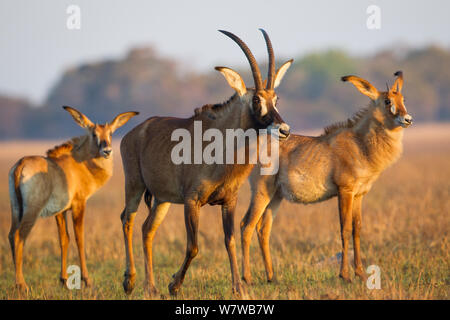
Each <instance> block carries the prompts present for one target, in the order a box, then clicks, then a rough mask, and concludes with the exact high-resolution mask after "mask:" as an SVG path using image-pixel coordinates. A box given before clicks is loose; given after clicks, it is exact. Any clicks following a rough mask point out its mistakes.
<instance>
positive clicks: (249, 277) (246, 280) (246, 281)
mask: <svg viewBox="0 0 450 320" xmlns="http://www.w3.org/2000/svg"><path fill="white" fill-rule="evenodd" d="M242 280H243V281H244V282H245V283H246V284H247V285H249V286H251V285H252V277H251V276H243V277H242Z"/></svg>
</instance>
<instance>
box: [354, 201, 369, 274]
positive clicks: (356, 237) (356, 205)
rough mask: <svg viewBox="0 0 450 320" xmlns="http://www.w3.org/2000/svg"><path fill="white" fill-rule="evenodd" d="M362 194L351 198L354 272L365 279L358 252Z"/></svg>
mask: <svg viewBox="0 0 450 320" xmlns="http://www.w3.org/2000/svg"><path fill="white" fill-rule="evenodd" d="M362 198H363V197H362V196H357V197H355V198H354V200H353V217H352V218H353V249H354V253H355V274H356V276H358V277H360V278H361V280H366V279H367V275H366V272H365V271H364V267H363V264H362V261H361V252H360V236H359V235H360V232H361V223H362V221H361V204H362Z"/></svg>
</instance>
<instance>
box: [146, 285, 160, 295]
mask: <svg viewBox="0 0 450 320" xmlns="http://www.w3.org/2000/svg"><path fill="white" fill-rule="evenodd" d="M145 292H146V293H147V295H148V296H149V297H157V296H158V295H159V291H158V289H156V287H155V286H154V285H146V286H145Z"/></svg>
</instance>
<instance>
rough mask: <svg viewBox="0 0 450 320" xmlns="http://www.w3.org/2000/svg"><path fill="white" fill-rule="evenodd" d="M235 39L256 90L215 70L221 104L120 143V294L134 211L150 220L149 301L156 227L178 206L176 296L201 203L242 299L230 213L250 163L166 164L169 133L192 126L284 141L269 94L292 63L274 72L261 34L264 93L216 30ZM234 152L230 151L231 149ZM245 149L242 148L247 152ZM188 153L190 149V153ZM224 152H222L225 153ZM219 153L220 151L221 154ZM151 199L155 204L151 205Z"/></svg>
mask: <svg viewBox="0 0 450 320" xmlns="http://www.w3.org/2000/svg"><path fill="white" fill-rule="evenodd" d="M219 31H220V32H222V33H223V34H225V35H227V36H228V37H230V38H231V39H232V40H234V41H235V42H236V43H237V44H238V45H239V47H240V48H241V49H242V51H243V52H244V54H245V56H246V57H247V59H248V61H249V63H250V68H251V70H252V74H253V80H254V82H255V88H247V87H246V86H245V84H244V81H243V80H242V78H241V76H240V75H239V74H238V73H237V72H236V71H234V70H232V69H230V68H226V67H216V70H218V71H219V72H220V73H222V75H223V76H224V77H225V79H226V80H227V82H228V84H229V85H230V86H231V87H232V88H233V89H234V90H235V91H236V93H235V94H234V95H233V96H232V97H231V98H230V99H229V100H228V101H227V102H225V103H222V104H215V105H205V106H203V107H202V108H199V109H196V110H195V115H194V116H192V117H191V118H188V119H180V118H173V117H152V118H149V119H148V120H146V121H145V122H143V123H142V124H140V125H138V126H137V127H135V128H134V129H133V130H131V131H130V132H129V133H128V134H127V135H126V136H125V137H124V138H123V139H122V142H121V154H122V161H123V168H124V173H125V209H124V210H123V212H122V214H121V219H122V223H123V233H124V240H125V251H126V271H125V274H124V281H123V287H124V290H125V292H126V293H131V291H132V290H133V288H134V286H135V276H136V268H135V264H134V257H133V246H132V233H133V223H134V218H135V215H136V210H137V208H138V206H139V203H140V201H141V198H142V195H143V194H144V193H145V196H144V199H145V203H146V205H147V207H148V210H149V214H148V217H147V219H146V220H145V222H144V224H143V225H142V238H143V243H144V257H145V274H146V279H145V287H146V289H147V290H146V291H147V293H148V294H150V295H152V294H156V293H157V289H156V287H155V281H154V276H153V264H152V242H153V238H154V236H155V232H156V230H157V228H158V226H159V225H160V224H161V222H162V221H163V219H164V217H165V215H166V213H167V211H168V209H169V206H170V203H182V204H184V214H185V225H186V231H187V247H186V256H185V259H184V262H183V264H182V266H181V267H180V269H179V270H178V272H177V273H176V274H174V276H173V281H172V282H171V283H170V285H169V291H170V293H171V294H172V295H174V294H176V293H177V291H178V290H179V288H180V286H181V284H182V282H183V280H184V278H185V274H186V271H187V269H188V267H189V265H190V263H191V261H192V259H193V258H194V257H195V256H196V255H197V252H198V241H197V240H198V236H197V233H198V223H199V210H200V207H202V206H204V205H205V204H211V205H221V206H222V220H223V229H224V233H225V246H226V249H227V251H228V256H229V260H230V267H231V275H232V288H233V292H234V293H236V294H237V295H238V296H242V297H245V296H246V293H245V290H244V288H243V286H242V285H241V282H240V277H239V271H238V266H237V259H236V249H235V239H234V224H233V221H234V211H235V206H236V199H237V191H238V189H239V187H240V186H241V185H242V183H243V182H244V181H245V179H246V178H247V177H248V175H249V174H250V172H251V169H252V167H253V165H251V164H240V165H236V164H218V163H214V164H208V165H207V164H204V163H203V164H195V165H189V164H186V163H183V164H179V165H176V164H174V163H173V162H172V160H171V150H172V149H173V148H174V146H175V145H176V142H175V141H172V139H171V134H172V132H173V131H174V130H176V129H179V128H184V129H186V130H188V131H189V132H190V133H191V136H193V135H192V133H193V131H194V121H202V127H203V129H205V130H206V129H208V128H215V129H217V130H219V131H220V132H222V133H225V131H226V130H227V129H244V130H246V129H249V128H268V127H270V128H277V129H278V136H279V138H280V139H283V138H287V136H288V135H289V126H288V125H287V124H286V123H285V122H284V121H283V120H282V118H281V116H280V115H279V113H278V112H277V109H276V107H275V105H276V102H277V95H276V93H275V91H274V88H276V87H277V86H278V85H279V83H280V81H281V79H282V78H283V76H284V74H285V72H286V71H287V69H288V67H289V66H290V65H291V63H292V60H290V61H287V62H286V63H284V64H283V65H282V66H281V67H280V69H278V71H277V72H276V73H275V64H274V61H275V60H274V54H273V50H272V45H271V43H270V40H269V37H268V36H267V34H266V33H265V32H264V31H263V30H262V32H263V34H264V36H265V39H266V44H267V50H268V53H269V59H270V61H271V67H270V68H269V71H268V78H269V79H272V80H271V81H270V82H268V83H267V85H266V87H265V88H263V81H262V78H261V73H260V70H259V67H258V64H257V63H256V60H255V58H254V56H253V54H252V53H251V51H250V49H249V48H248V47H247V45H246V44H245V43H244V42H243V41H242V40H241V39H240V38H238V37H237V36H235V35H234V34H232V33H230V32H228V31H223V30H219ZM233 147H234V146H233ZM248 147H249V146H248V143H247V145H246V149H247V150H248ZM192 149H193V148H192ZM224 149H226V148H225V147H224ZM224 151H226V150H224ZM152 197H154V200H153V204H152V203H151V202H152Z"/></svg>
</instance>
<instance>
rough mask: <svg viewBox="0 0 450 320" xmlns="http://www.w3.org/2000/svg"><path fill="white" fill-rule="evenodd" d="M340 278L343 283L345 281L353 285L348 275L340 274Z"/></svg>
mask: <svg viewBox="0 0 450 320" xmlns="http://www.w3.org/2000/svg"><path fill="white" fill-rule="evenodd" d="M339 277H340V278H341V279H342V281H344V282H345V283H351V282H352V279H350V277H349V276H348V274H346V273H344V274H342V273H341V274H339Z"/></svg>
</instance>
